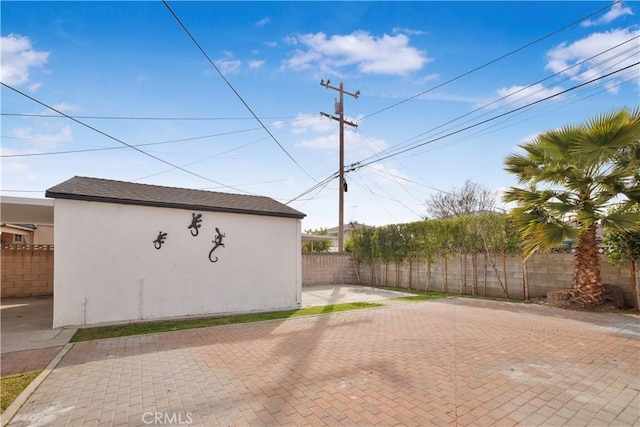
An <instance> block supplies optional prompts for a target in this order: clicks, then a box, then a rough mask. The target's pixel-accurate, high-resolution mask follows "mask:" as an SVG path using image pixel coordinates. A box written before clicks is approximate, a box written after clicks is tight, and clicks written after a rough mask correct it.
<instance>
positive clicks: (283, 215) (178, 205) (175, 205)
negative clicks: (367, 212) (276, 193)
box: [45, 190, 306, 219]
mask: <svg viewBox="0 0 640 427" xmlns="http://www.w3.org/2000/svg"><path fill="white" fill-rule="evenodd" d="M45 197H50V198H53V199H67V200H80V201H85V202H102V203H115V204H121V205H136V206H149V207H158V208H172V209H185V210H194V211H204V212H224V213H236V214H245V215H258V216H272V217H281V218H295V219H302V218H304V217H305V216H306V215H305V214H303V213H293V212H292V213H286V212H273V211H261V210H251V209H238V208H224V207H215V206H202V205H190V204H181V203H165V202H156V201H147V200H133V199H116V198H111V197H100V196H88V195H78V194H70V193H58V192H55V191H49V190H47V191H46V192H45Z"/></svg>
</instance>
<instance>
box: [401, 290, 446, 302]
mask: <svg viewBox="0 0 640 427" xmlns="http://www.w3.org/2000/svg"><path fill="white" fill-rule="evenodd" d="M450 296H451V295H450V294H445V293H442V292H423V293H420V294H418V295H413V296H410V297H396V298H393V299H394V300H398V301H428V300H432V299H440V298H447V297H450Z"/></svg>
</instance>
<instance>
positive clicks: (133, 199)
mask: <svg viewBox="0 0 640 427" xmlns="http://www.w3.org/2000/svg"><path fill="white" fill-rule="evenodd" d="M45 196H46V197H52V198H54V199H71V200H85V201H93V202H105V203H119V204H128V205H141V206H155V207H164V208H178V209H189V210H199V211H212V212H230V213H242V214H249V215H265V216H278V217H287V218H304V216H305V214H303V213H302V212H300V211H297V210H295V209H293V208H290V207H289V206H286V205H284V204H282V203H280V202H277V201H275V200H273V199H271V198H269V197H263V196H246V195H241V194H230V193H218V192H214V191H204V190H191V189H186V188H176V187H162V186H158V185H148V184H136V183H133V182H124V181H113V180H109V179H99V178H87V177H82V176H76V177H73V178H71V179H68V180H67V181H65V182H62V183H60V184H58V185H55V186H53V187H51V188H49V189H48V190H47V191H46V193H45Z"/></svg>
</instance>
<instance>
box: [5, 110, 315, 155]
mask: <svg viewBox="0 0 640 427" xmlns="http://www.w3.org/2000/svg"><path fill="white" fill-rule="evenodd" d="M56 117H64V116H56ZM72 117H75V118H76V119H77V118H80V116H72ZM65 118H66V117H65ZM252 120H253V119H252ZM305 120H309V118H308V117H307V118H302V119H296V120H293V121H291V122H285V123H283V124H285V125H290V124H291V123H294V122H298V121H305ZM273 127H276V126H275V125H274V126H273ZM261 129H262V128H261V127H256V128H249V129H240V130H234V131H229V132H221V133H216V134H211V135H201V136H193V137H190V138H181V139H170V140H167V141H156V142H147V143H144V144H135V145H133V146H134V147H149V146H152V145H161V144H171V143H175V142H187V141H196V140H199V139H208V138H215V137H218V136H227V135H234V134H238V133H244V132H253V131H256V130H261ZM1 138H10V139H19V140H23V141H35V142H56V141H48V140H43V139H34V138H20V137H16V136H5V135H2V136H1ZM262 139H264V138H262ZM262 139H259V140H257V141H254V142H251V143H248V144H244V145H242V146H240V147H237V148H242V147H246V146H247V145H251V144H254V143H256V142H258V141H261V140H262ZM127 148H128V147H98V148H82V149H77V150H64V151H45V152H41V153H22V154H3V155H0V158H9V157H34V156H53V155H59V154H76V153H89V152H93V151H110V150H123V149H127Z"/></svg>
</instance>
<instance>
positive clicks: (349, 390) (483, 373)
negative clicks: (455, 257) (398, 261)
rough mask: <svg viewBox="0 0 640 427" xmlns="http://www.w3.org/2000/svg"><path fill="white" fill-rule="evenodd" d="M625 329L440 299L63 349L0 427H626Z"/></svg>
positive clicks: (638, 346) (629, 345) (632, 407)
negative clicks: (170, 426)
mask: <svg viewBox="0 0 640 427" xmlns="http://www.w3.org/2000/svg"><path fill="white" fill-rule="evenodd" d="M639 333H640V320H639V319H638V317H636V316H627V315H619V314H607V313H583V312H574V311H565V310H560V309H555V308H550V307H544V306H536V305H524V304H514V303H501V302H494V301H480V300H469V299H464V298H455V299H444V300H437V301H429V302H418V303H403V304H394V305H390V306H386V307H383V308H376V309H369V310H357V311H349V312H342V313H336V314H332V315H321V316H313V317H306V318H293V319H286V320H275V321H269V322H260V323H252V324H242V325H232V326H225V327H215V328H203V329H195V330H189V331H181V332H173V333H163V334H155V335H146V336H135V337H125V338H115V339H108V340H100V341H92V342H85V343H77V344H74V345H73V347H72V348H71V349H70V350H69V351H68V353H67V354H66V355H65V356H64V358H63V359H62V361H61V362H60V364H59V365H58V366H57V367H56V368H55V369H54V370H53V371H52V372H51V374H50V375H49V376H48V377H47V378H46V379H45V380H44V382H43V383H42V384H41V385H40V386H39V387H38V389H37V390H36V391H35V393H34V394H33V395H31V397H30V398H29V399H28V401H27V402H26V403H25V404H24V405H23V406H22V408H21V409H20V411H19V412H18V413H17V414H16V416H15V417H14V418H13V420H12V421H11V424H10V425H13V426H44V425H105V426H106V425H122V426H125V425H133V426H142V425H149V424H152V425H153V424H155V425H160V424H165V425H166V424H173V425H177V424H183V425H184V424H191V425H204V426H216V425H237V426H247V425H274V426H275V425H277V426H280V425H295V426H302V425H312V426H318V425H407V426H411V425H414V426H425V425H480V426H482V425H487V426H489V425H525V426H538V425H545V426H546V425H550V426H553V425H580V426H583V425H594V426H602V425H613V426H618V425H619V426H629V425H638V424H639V423H640V384H639V378H640V357H639V355H640V343H639V341H638V336H639Z"/></svg>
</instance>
